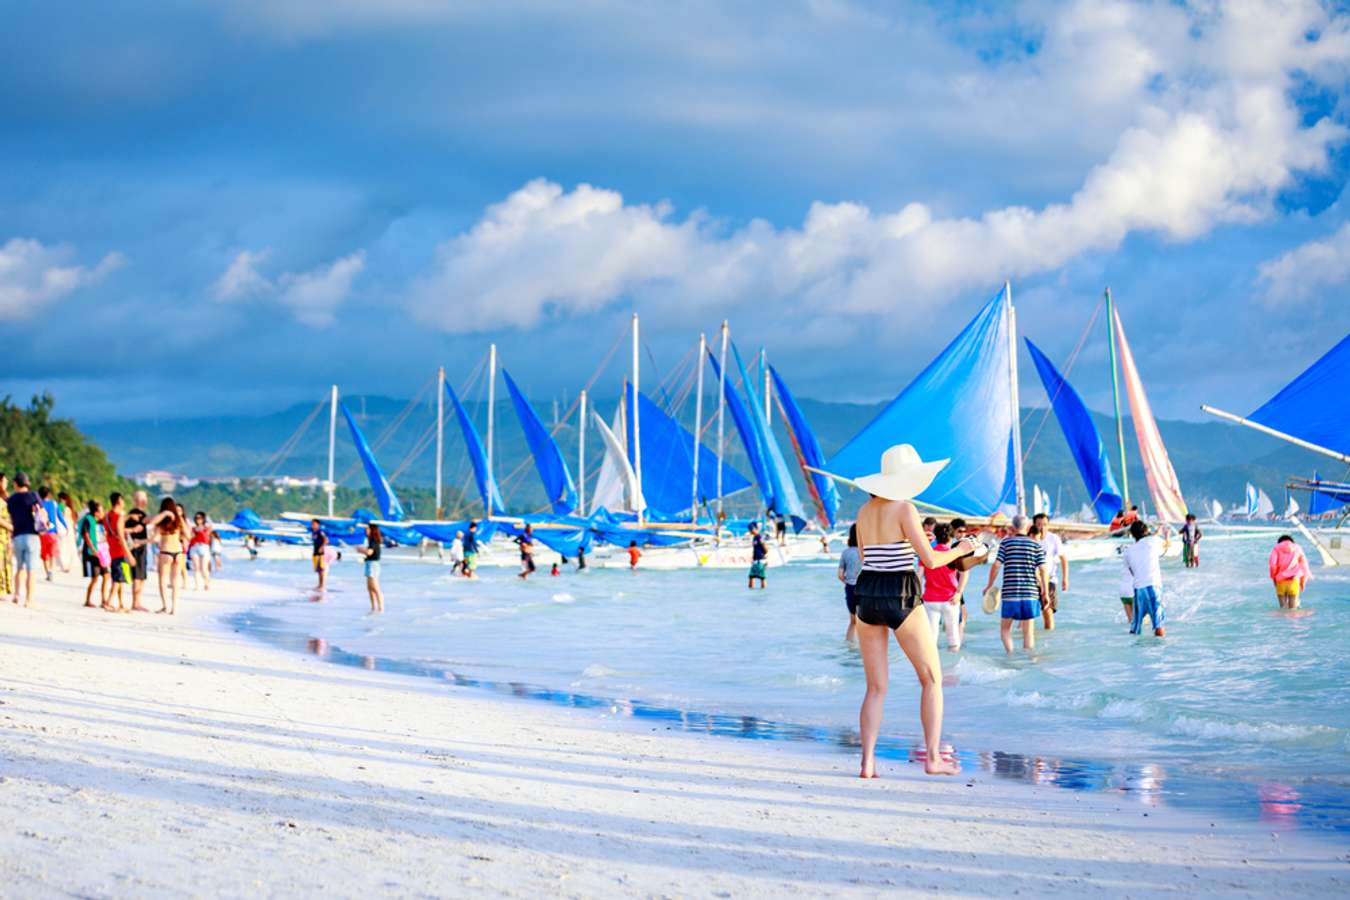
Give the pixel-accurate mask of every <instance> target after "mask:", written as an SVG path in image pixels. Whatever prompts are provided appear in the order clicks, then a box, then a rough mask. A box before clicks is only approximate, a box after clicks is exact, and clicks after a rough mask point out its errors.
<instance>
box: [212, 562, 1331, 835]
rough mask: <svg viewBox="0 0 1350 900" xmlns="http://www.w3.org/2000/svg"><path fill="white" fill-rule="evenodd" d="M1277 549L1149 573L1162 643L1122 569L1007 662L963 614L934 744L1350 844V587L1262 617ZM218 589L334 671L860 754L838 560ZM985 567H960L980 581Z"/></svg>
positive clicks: (1077, 784)
mask: <svg viewBox="0 0 1350 900" xmlns="http://www.w3.org/2000/svg"><path fill="white" fill-rule="evenodd" d="M1268 549H1269V546H1268V542H1267V541H1265V540H1264V539H1262V540H1238V541H1218V540H1214V541H1209V542H1207V543H1206V545H1205V551H1206V552H1205V553H1204V557H1203V566H1202V567H1201V568H1200V569H1198V570H1191V571H1187V570H1185V569H1183V568H1182V567H1181V565H1180V562H1179V561H1173V560H1168V561H1167V563H1166V564H1165V567H1164V580H1165V584H1164V590H1165V602H1166V605H1167V616H1168V619H1167V626H1168V629H1167V630H1168V635H1167V637H1166V638H1165V639H1161V640H1159V639H1156V638H1153V637H1151V636H1148V637H1132V636H1130V635H1129V634H1127V625H1126V623H1125V620H1124V616H1123V613H1122V612H1121V608H1120V603H1119V600H1118V599H1117V586H1118V583H1119V565H1120V564H1119V562H1118V561H1116V560H1109V561H1102V562H1093V563H1082V564H1078V565H1076V566H1075V567H1074V569H1073V572H1072V574H1071V590H1070V591H1069V592H1067V593H1066V594H1065V595H1064V596H1063V598H1062V602H1061V610H1060V615H1059V618H1058V628H1057V629H1056V630H1055V631H1054V632H1052V633H1049V634H1046V633H1039V634H1038V647H1037V651H1036V652H1035V654H1034V655H1030V656H1029V655H1027V654H1026V653H1025V652H1023V651H1021V650H1020V649H1019V650H1018V652H1017V653H1015V654H1014V655H1013V656H1011V657H1007V656H1005V654H1004V652H1003V649H1002V647H1001V645H1000V644H999V640H998V621H997V619H996V618H994V617H992V616H986V615H984V614H982V613H980V612H979V611H978V607H976V608H975V609H974V610H973V611H972V613H971V617H970V623H969V625H968V629H967V635H966V642H967V643H966V646H965V648H963V650H962V651H961V652H959V653H950V652H948V651H946V650H943V651H942V660H943V667H944V673H945V683H946V686H947V687H946V699H947V716H946V728H945V732H944V735H945V737H944V740H945V741H946V742H949V743H951V744H952V745H953V746H954V747H955V748H956V750H957V752H958V755H959V756H960V757H961V758H962V760H963V761H964V762H965V763H966V764H967V765H968V766H969V767H972V768H976V769H979V768H983V769H985V770H989V771H992V772H994V773H995V774H1001V775H1008V776H1010V777H1018V778H1024V779H1026V780H1031V781H1037V782H1041V783H1048V784H1060V785H1062V786H1065V787H1071V788H1081V789H1093V790H1120V791H1124V792H1126V793H1133V794H1135V795H1136V796H1139V797H1140V798H1141V799H1145V800H1148V801H1150V802H1172V803H1177V804H1181V805H1190V806H1193V807H1199V808H1205V809H1217V810H1220V811H1224V812H1228V813H1231V814H1236V815H1240V816H1246V817H1250V816H1259V817H1261V818H1262V819H1265V820H1266V821H1268V822H1271V823H1273V824H1276V825H1279V826H1281V827H1302V828H1308V829H1313V830H1330V831H1333V832H1339V833H1341V834H1347V833H1350V691H1347V690H1346V686H1345V685H1346V679H1347V676H1350V650H1347V641H1350V572H1344V574H1342V571H1341V570H1335V569H1330V570H1329V569H1321V568H1317V569H1315V574H1316V576H1317V577H1316V578H1315V580H1314V581H1313V582H1312V584H1311V585H1310V588H1309V591H1308V594H1307V596H1306V598H1305V609H1303V610H1300V611H1298V612H1293V613H1290V612H1281V611H1279V610H1278V609H1277V608H1276V604H1275V601H1274V597H1273V593H1272V591H1271V589H1270V585H1269V581H1268V580H1267V579H1266V577H1265V555H1266V553H1267V552H1268ZM230 574H231V575H233V576H236V577H237V576H239V575H241V574H244V575H245V576H246V577H248V578H254V579H259V580H263V581H266V582H269V583H272V584H280V585H288V586H294V587H295V589H296V599H295V600H294V601H290V602H284V603H280V604H269V605H267V606H264V607H262V608H260V609H258V610H256V611H254V612H253V613H252V614H249V615H246V616H240V617H238V618H237V619H236V621H235V624H236V625H237V626H241V627H244V628H246V629H247V630H250V631H252V632H253V633H255V634H257V635H258V636H261V637H265V638H269V639H271V640H273V641H276V642H279V643H282V644H286V645H289V646H295V647H297V648H303V647H309V648H310V649H311V650H317V651H319V652H321V653H323V654H324V655H326V656H329V657H330V658H332V659H334V660H335V661H345V662H351V663H353V664H363V665H367V666H372V667H378V668H388V669H391V670H395V671H409V672H414V673H419V674H428V675H432V676H434V677H440V678H449V679H452V680H456V681H458V682H459V683H463V684H471V685H478V686H485V687H492V688H495V689H498V690H503V691H507V692H510V693H514V694H519V695H523V696H536V697H539V698H541V699H547V700H551V701H553V702H561V703H566V704H569V705H577V706H591V707H596V708H599V709H606V710H612V711H614V712H618V713H621V714H628V715H634V716H639V717H646V718H653V719H657V720H662V721H665V722H666V723H667V724H668V725H671V726H672V727H681V728H692V729H698V730H711V731H716V732H722V733H731V734H737V735H739V736H745V737H758V738H789V739H801V740H810V741H819V742H821V743H825V744H833V745H842V746H844V747H851V745H852V744H853V743H854V742H855V741H856V734H855V730H856V724H857V712H858V703H859V701H860V699H861V695H862V685H863V674H862V665H861V660H860V658H859V657H858V654H857V652H856V650H854V649H853V648H852V647H851V646H850V645H848V644H846V643H845V642H844V641H843V633H844V627H845V624H846V614H845V611H844V604H843V598H842V589H841V587H840V585H839V583H838V581H837V580H836V579H835V573H834V567H833V566H832V565H826V564H817V565H810V564H794V565H790V566H787V567H782V568H775V569H773V570H771V573H770V579H769V589H768V590H767V591H764V592H760V591H755V592H753V593H752V592H749V591H747V590H746V589H745V581H744V577H743V574H742V573H740V572H737V571H728V570H719V571H711V570H709V571H685V572H658V571H645V572H639V573H638V574H636V575H634V574H631V573H629V572H626V571H619V570H592V571H590V572H587V573H583V574H576V573H571V572H568V574H565V575H563V576H561V577H556V578H555V577H549V576H548V575H547V574H546V571H541V572H540V573H539V575H537V576H536V577H535V578H533V579H531V580H530V581H528V582H522V581H520V580H519V579H517V578H515V577H514V573H513V572H512V571H511V570H507V569H485V570H483V572H482V574H483V577H482V578H481V579H480V580H478V581H474V582H470V581H465V580H463V579H459V578H455V577H453V576H451V575H449V574H448V573H447V572H446V571H445V570H443V569H440V568H437V567H431V566H426V565H418V564H410V563H407V564H399V563H397V562H393V561H391V562H387V563H386V564H385V566H384V578H383V583H384V587H385V593H386V596H387V604H388V612H386V613H385V614H384V615H383V616H380V617H370V616H366V615H364V613H365V611H366V609H367V608H368V607H367V601H366V598H365V591H364V585H363V580H362V578H361V570H360V567H359V564H345V563H342V564H339V565H338V566H337V567H336V568H335V570H334V574H333V577H332V584H333V587H334V591H333V592H332V593H331V594H330V595H329V597H328V599H327V600H326V601H325V602H323V603H313V602H310V601H309V600H308V598H307V595H306V593H305V591H306V589H307V588H308V587H309V585H310V583H311V579H312V575H311V574H310V573H309V572H308V569H307V567H306V566H305V565H304V564H303V563H272V562H255V563H235V564H234V565H233V571H231V572H230ZM986 574H987V573H986V570H983V569H977V570H975V572H973V573H972V575H973V577H974V579H975V581H976V583H978V585H980V586H982V585H983V583H984V578H985V577H986ZM917 700H918V689H917V686H916V684H915V681H914V678H913V675H912V672H911V670H910V669H909V668H908V664H907V663H906V661H905V660H904V658H903V656H902V655H901V654H900V653H899V651H898V650H894V649H893V652H892V678H891V691H890V697H889V700H888V706H887V714H886V722H885V725H884V732H883V733H884V735H885V736H886V740H885V755H886V756H889V757H891V758H893V759H901V760H904V759H912V758H913V754H912V751H913V749H914V748H915V747H917V746H919V745H920V743H921V742H920V740H919V735H918V721H917Z"/></svg>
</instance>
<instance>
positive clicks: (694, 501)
mask: <svg viewBox="0 0 1350 900" xmlns="http://www.w3.org/2000/svg"><path fill="white" fill-rule="evenodd" d="M706 352H708V339H707V338H706V337H705V336H704V335H703V333H702V332H699V335H698V356H696V357H694V359H695V360H696V363H695V366H696V367H697V368H698V383H697V387H695V388H694V478H693V482H694V483H693V485H691V486H690V489H689V490H690V498H689V499H690V506H689V521H691V522H693V523H694V524H695V525H697V524H698V457H699V452H698V451H699V447H700V446H701V445H702V443H703V354H704V353H706Z"/></svg>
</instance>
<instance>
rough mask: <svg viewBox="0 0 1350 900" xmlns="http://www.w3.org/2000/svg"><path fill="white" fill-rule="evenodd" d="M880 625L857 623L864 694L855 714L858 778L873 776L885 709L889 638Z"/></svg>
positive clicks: (875, 772) (888, 667)
mask: <svg viewBox="0 0 1350 900" xmlns="http://www.w3.org/2000/svg"><path fill="white" fill-rule="evenodd" d="M887 631H888V629H887V628H886V626H884V625H868V624H867V623H866V622H862V621H860V622H858V647H859V649H860V650H862V658H863V673H864V674H865V675H866V676H867V693H866V694H864V695H863V702H862V709H861V710H860V711H859V713H858V730H859V731H860V732H861V734H862V769H861V770H860V771H859V773H858V775H859V777H862V778H875V777H876V774H877V758H876V752H877V734H878V733H880V731H881V715H882V712H883V711H884V710H885V706H886V688H887V687H888V681H889V678H890V657H889V654H890V650H891V647H890V637H889V635H888V634H887Z"/></svg>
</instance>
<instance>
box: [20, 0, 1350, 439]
mask: <svg viewBox="0 0 1350 900" xmlns="http://www.w3.org/2000/svg"><path fill="white" fill-rule="evenodd" d="M7 16H8V27H7V28H6V30H5V33H4V34H3V35H0V51H3V52H0V84H3V85H4V88H3V89H2V90H0V116H3V119H4V121H5V123H6V126H5V135H6V137H5V140H4V141H3V142H0V322H3V324H4V326H5V328H6V330H7V332H8V333H9V336H10V339H9V340H8V341H7V359H6V365H5V366H4V368H3V370H0V392H3V393H11V394H14V395H15V396H17V397H19V398H26V397H27V396H28V395H29V394H31V393H32V392H33V391H34V390H38V389H48V390H51V391H52V392H53V393H54V394H55V395H56V397H57V400H58V404H59V406H58V408H59V409H61V410H63V411H65V412H66V413H68V414H73V415H75V416H76V417H77V418H80V419H82V420H84V421H95V420H99V419H109V418H117V417H124V416H131V417H141V416H150V415H154V416H159V417H178V416H189V415H197V414H206V413H214V412H224V411H240V410H248V409H258V410H271V409H275V408H277V407H280V406H283V405H286V404H288V403H291V402H295V401H301V400H317V398H318V397H319V396H320V394H321V393H322V391H323V390H324V388H325V386H326V385H327V384H329V383H330V382H333V381H336V382H337V383H339V384H340V385H341V386H342V387H343V389H344V390H346V391H348V392H355V393H386V394H391V395H395V396H411V395H412V394H413V393H415V392H416V391H417V390H418V388H419V387H420V386H421V385H422V384H423V383H424V382H425V381H426V379H427V378H428V377H429V376H430V374H431V373H432V372H433V371H434V369H435V367H436V366H437V365H441V364H443V365H445V366H446V368H447V371H448V372H449V374H450V377H451V379H452V380H455V381H459V380H462V379H464V378H466V377H467V376H468V375H469V373H470V372H471V371H472V370H473V369H474V368H475V367H476V366H477V365H478V363H479V362H480V360H481V358H482V356H483V354H484V353H485V350H486V346H487V344H488V342H489V341H493V340H495V341H497V342H498V343H499V344H500V345H501V349H502V356H503V359H504V361H505V362H506V363H507V364H508V366H509V367H510V368H511V370H512V372H513V374H514V375H516V376H517V378H518V380H519V381H520V382H521V383H522V384H523V385H524V386H526V387H527V389H529V390H530V391H531V392H532V393H534V394H535V395H536V396H537V397H540V398H541V399H542V398H544V397H547V396H550V395H553V394H561V393H562V392H563V391H567V392H568V393H575V391H576V389H577V388H579V387H580V386H581V385H582V384H583V383H584V382H585V381H586V379H587V378H588V377H590V375H591V374H592V373H593V371H594V370H595V369H596V366H597V365H598V364H599V362H600V361H601V359H602V358H603V357H604V355H605V354H606V352H607V351H608V350H609V349H610V347H611V346H612V345H613V343H614V341H615V339H616V338H617V337H618V335H619V334H620V332H621V331H622V329H623V328H624V327H626V323H627V320H628V317H629V315H630V313H631V312H632V311H633V310H634V309H637V310H638V311H640V312H641V314H642V316H643V321H644V327H645V332H646V336H647V340H648V342H649V344H650V348H651V352H652V355H653V357H654V358H655V360H656V361H657V364H658V366H663V367H667V368H673V367H674V366H675V365H676V363H677V361H678V360H679V358H680V357H681V356H683V355H684V354H685V353H686V352H687V351H688V349H689V348H690V347H691V346H692V344H693V343H694V342H695V341H696V340H697V334H698V331H699V330H706V331H708V332H710V333H711V332H712V331H713V330H715V329H716V328H717V326H718V323H719V322H720V321H721V320H722V319H723V318H727V319H729V320H730V322H731V326H732V330H733V334H734V335H735V336H736V337H737V339H738V341H739V342H740V343H741V344H742V346H747V347H757V346H759V345H761V344H763V345H765V346H766V347H768V350H769V354H770V357H771V360H772V361H774V362H775V363H776V364H778V365H779V367H780V369H781V370H782V371H783V373H784V375H785V376H786V377H788V378H789V380H790V381H792V382H793V384H794V387H795V389H796V391H797V393H799V394H800V395H804V396H813V397H821V398H839V399H856V400H874V399H880V398H888V397H890V396H892V395H894V394H895V393H896V392H897V391H898V390H899V389H900V388H901V387H903V385H904V384H905V383H906V382H907V381H908V379H909V378H910V377H911V376H912V375H914V374H915V373H916V372H917V371H918V370H919V369H920V368H921V367H922V366H923V364H924V363H925V362H926V361H927V360H928V359H929V358H931V356H932V355H933V354H934V353H935V352H936V351H937V349H939V348H940V347H941V346H942V344H944V343H945V342H946V340H948V339H949V338H950V336H951V335H952V334H954V333H955V332H956V331H957V330H958V329H959V327H960V325H961V324H962V323H963V322H964V321H965V320H966V319H967V318H968V317H969V316H970V315H971V314H973V313H974V311H975V310H976V309H977V308H978V307H979V305H980V304H981V303H982V302H983V301H984V300H985V299H986V298H987V297H988V296H990V295H991V294H992V293H993V292H994V291H995V290H997V288H998V287H999V285H1000V284H1001V283H1002V281H1003V279H1004V278H1005V277H1006V278H1010V279H1012V282H1013V285H1014V298H1015V299H1016V300H1017V302H1018V307H1019V325H1020V327H1021V329H1022V331H1023V332H1024V333H1025V334H1028V335H1030V336H1031V337H1032V338H1033V340H1036V341H1037V343H1038V344H1039V345H1040V346H1042V347H1043V348H1044V349H1045V350H1046V351H1047V352H1048V353H1049V354H1050V355H1051V357H1052V358H1054V359H1055V360H1056V361H1058V362H1063V361H1064V359H1065V358H1066V357H1067V356H1068V355H1069V354H1070V352H1071V351H1072V350H1073V348H1074V347H1075V345H1076V344H1077V343H1078V340H1079V336H1080V334H1081V333H1082V331H1083V329H1084V327H1085V326H1086V325H1087V323H1088V320H1089V317H1090V316H1091V314H1092V311H1093V308H1094V306H1095V304H1096V303H1097V301H1098V298H1099V297H1100V294H1101V291H1102V288H1103V287H1105V286H1106V285H1108V284H1109V285H1110V286H1111V287H1112V288H1113V291H1114V293H1115V295H1116V297H1117V298H1118V300H1119V301H1120V303H1121V311H1122V316H1123V318H1124V320H1125V322H1126V326H1127V330H1128V332H1129V334H1130V337H1131V339H1132V341H1133V343H1134V345H1135V352H1136V357H1137V359H1138V362H1139V365H1140V367H1141V370H1142V371H1143V375H1144V378H1145V381H1146V384H1147V386H1148V387H1149V389H1150V393H1151V395H1152V397H1153V401H1154V406H1155V410H1156V411H1157V412H1158V413H1159V414H1160V415H1163V416H1183V417H1188V418H1194V417H1197V416H1199V415H1200V414H1199V412H1198V405H1199V403H1200V402H1201V401H1208V402H1212V403H1215V404H1216V405H1219V406H1225V407H1230V408H1235V409H1238V410H1247V409H1250V408H1253V407H1254V406H1256V405H1257V404H1259V403H1260V402H1261V401H1262V400H1264V399H1265V397H1266V396H1268V395H1269V394H1270V393H1271V392H1273V391H1274V390H1275V389H1277V388H1278V387H1279V386H1280V385H1281V384H1283V383H1284V382H1285V381H1286V380H1288V379H1289V378H1291V377H1292V376H1293V375H1295V374H1296V373H1297V372H1298V371H1300V370H1301V369H1302V368H1303V367H1304V366H1305V365H1307V364H1308V363H1310V362H1311V361H1312V360H1313V359H1314V358H1315V357H1316V356H1318V355H1319V354H1320V353H1322V352H1324V351H1325V350H1326V349H1328V348H1329V347H1330V346H1332V345H1333V344H1334V343H1335V342H1336V341H1337V340H1338V339H1339V338H1340V337H1342V336H1343V335H1344V334H1345V333H1346V332H1347V331H1350V303H1347V302H1346V301H1345V299H1344V294H1345V292H1346V288H1347V286H1350V214H1348V210H1347V199H1346V196H1345V182H1346V177H1347V173H1350V104H1348V103H1347V101H1346V99H1345V98H1346V91H1345V89H1346V86H1347V81H1348V80H1350V19H1348V18H1347V16H1346V15H1345V14H1343V13H1338V12H1335V11H1334V10H1333V8H1332V7H1331V6H1328V5H1323V4H1320V3H1317V2H1306V3H1303V2H1295V0H1289V2H1273V0H1272V2H1269V3H1266V2H1258V0H1247V2H1243V3H1235V4H1229V3H1223V2H1204V3H1196V4H1193V5H1186V4H1180V3H1174V2H1157V3H1108V2H1091V3H1089V2H1080V3H1072V2H1070V3H1058V2H1057V3H1026V4H1022V5H1019V6H1012V5H1008V4H993V3H989V4H985V3H975V2H970V3H957V4H952V5H945V4H937V3H913V4H905V3H887V4H882V3H868V2H845V0H816V2H775V3H763V4H753V3H743V4H719V3H712V2H696V0H695V2H685V3H675V4H664V3H637V4H634V3H618V2H603V0H582V2H578V3H575V4H566V5H562V6H559V5H556V4H546V3H541V2H512V0H502V2H493V3H474V2H465V3H459V4H443V3H439V2H432V0H384V2H378V3H377V2H364V0H327V2H318V0H234V2H215V3H207V2H201V3H196V2H187V0H184V2H176V3H165V2H161V3H144V2H138V0H122V2H119V3H117V4H79V5H74V4H64V3H50V4H25V5H22V6H21V7H20V8H18V9H13V10H10V11H9V13H7ZM1098 321H1099V322H1100V321H1101V320H1100V319H1099V320H1098ZM1030 369H1031V367H1030V365H1029V364H1028V365H1025V366H1024V370H1025V371H1024V375H1025V376H1026V378H1027V379H1028V380H1027V381H1026V382H1025V386H1024V391H1023V396H1024V397H1025V398H1027V400H1028V401H1029V402H1039V401H1040V399H1041V398H1040V393H1039V388H1038V387H1036V386H1035V385H1034V383H1033V382H1032V381H1031V380H1030V379H1033V378H1034V376H1033V375H1031V371H1030ZM618 377H619V370H618V366H617V365H614V366H611V369H610V371H609V372H607V373H606V375H605V377H604V378H602V380H601V382H600V384H599V385H598V386H597V390H600V391H605V392H609V393H613V392H617V378H618ZM1072 377H1073V380H1074V381H1075V383H1076V384H1077V386H1078V387H1079V388H1080V390H1081V391H1082V392H1083V393H1084V395H1085V396H1086V397H1087V398H1088V400H1089V402H1090V403H1092V404H1093V405H1094V406H1097V407H1098V408H1105V406H1106V402H1107V401H1106V390H1107V381H1106V378H1105V339H1104V334H1103V333H1102V329H1101V328H1100V327H1099V328H1097V329H1096V330H1095V331H1094V332H1093V333H1092V334H1091V335H1089V337H1088V339H1087V341H1086V343H1085V344H1084V348H1083V351H1082V355H1081V356H1080V357H1079V362H1078V363H1077V366H1076V367H1075V369H1074V371H1073V374H1072Z"/></svg>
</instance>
